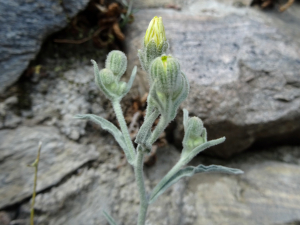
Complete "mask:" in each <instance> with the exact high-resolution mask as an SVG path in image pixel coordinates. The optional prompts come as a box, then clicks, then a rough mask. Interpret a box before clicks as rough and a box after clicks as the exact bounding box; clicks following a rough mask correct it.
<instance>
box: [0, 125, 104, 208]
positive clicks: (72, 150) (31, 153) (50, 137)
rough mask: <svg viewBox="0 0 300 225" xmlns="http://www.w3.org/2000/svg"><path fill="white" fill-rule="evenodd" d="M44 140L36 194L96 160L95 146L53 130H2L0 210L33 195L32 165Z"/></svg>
mask: <svg viewBox="0 0 300 225" xmlns="http://www.w3.org/2000/svg"><path fill="white" fill-rule="evenodd" d="M39 141H42V143H43V146H42V151H41V158H40V164H39V173H38V184H37V191H38V192H39V191H42V190H44V189H45V188H49V187H52V186H54V185H57V184H58V183H59V182H60V181H61V180H62V179H63V178H64V177H65V176H67V175H68V174H70V173H72V172H74V171H76V170H77V169H78V168H79V167H81V166H82V165H84V164H85V163H87V162H89V161H91V160H96V159H97V158H98V156H99V153H98V152H97V151H96V149H95V146H93V145H86V146H84V145H78V144H75V143H73V142H72V141H69V140H67V139H66V138H64V137H63V136H61V135H60V134H59V131H58V130H57V129H56V128H54V127H45V126H37V127H34V128H29V127H19V128H17V129H16V130H1V131H0V162H1V163H0V170H1V174H0V180H1V182H0V208H3V207H7V206H9V205H12V204H15V203H18V202H20V201H22V200H24V199H25V198H28V197H30V195H31V194H32V185H33V175H34V170H33V168H29V167H27V164H31V163H32V162H33V161H34V160H35V158H36V153H37V145H38V143H39Z"/></svg>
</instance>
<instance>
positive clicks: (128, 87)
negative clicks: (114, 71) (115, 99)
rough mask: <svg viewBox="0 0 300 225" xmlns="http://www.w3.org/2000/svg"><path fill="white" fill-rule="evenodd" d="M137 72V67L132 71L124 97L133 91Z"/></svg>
mask: <svg viewBox="0 0 300 225" xmlns="http://www.w3.org/2000/svg"><path fill="white" fill-rule="evenodd" d="M136 70H137V68H136V66H135V67H134V68H133V70H132V73H131V76H130V79H129V81H128V83H127V85H126V89H125V91H124V94H123V95H122V97H123V96H125V95H126V94H127V93H128V92H129V91H130V89H131V87H132V84H133V81H134V79H135V76H136Z"/></svg>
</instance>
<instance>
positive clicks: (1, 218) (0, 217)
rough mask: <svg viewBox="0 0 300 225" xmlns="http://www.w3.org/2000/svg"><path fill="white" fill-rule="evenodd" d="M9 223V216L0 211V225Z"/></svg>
mask: <svg viewBox="0 0 300 225" xmlns="http://www.w3.org/2000/svg"><path fill="white" fill-rule="evenodd" d="M10 222H11V219H10V216H9V215H8V214H7V213H6V212H4V211H0V224H2V225H9V224H10Z"/></svg>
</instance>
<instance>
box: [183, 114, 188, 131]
mask: <svg viewBox="0 0 300 225" xmlns="http://www.w3.org/2000/svg"><path fill="white" fill-rule="evenodd" d="M182 111H183V127H184V129H186V126H187V122H188V120H189V112H188V111H187V110H186V109H183V110H182Z"/></svg>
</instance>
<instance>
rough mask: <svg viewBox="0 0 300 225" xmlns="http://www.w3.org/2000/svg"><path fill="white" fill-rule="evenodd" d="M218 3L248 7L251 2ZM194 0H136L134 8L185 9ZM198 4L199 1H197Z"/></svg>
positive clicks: (222, 0)
mask: <svg viewBox="0 0 300 225" xmlns="http://www.w3.org/2000/svg"><path fill="white" fill-rule="evenodd" d="M217 1H218V2H220V3H224V2H225V3H226V4H228V5H235V6H240V7H242V6H249V5H250V3H251V2H252V0H217ZM196 2H197V1H196V0H136V1H135V2H134V7H136V8H142V9H145V8H146V9H148V8H161V7H164V8H172V9H177V10H180V9H182V8H183V9H185V8H187V7H189V6H191V5H193V4H194V3H196ZM198 2H199V1H198ZM202 4H205V5H206V7H207V6H208V5H214V4H215V1H208V2H207V1H202Z"/></svg>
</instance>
